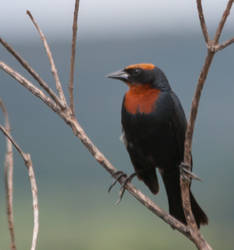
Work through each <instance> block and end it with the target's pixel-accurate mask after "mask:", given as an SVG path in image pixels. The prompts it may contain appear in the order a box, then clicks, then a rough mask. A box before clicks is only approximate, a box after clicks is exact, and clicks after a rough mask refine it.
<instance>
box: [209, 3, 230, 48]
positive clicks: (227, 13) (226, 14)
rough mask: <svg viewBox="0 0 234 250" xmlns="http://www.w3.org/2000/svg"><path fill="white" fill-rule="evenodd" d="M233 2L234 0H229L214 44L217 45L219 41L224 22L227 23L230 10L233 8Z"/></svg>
mask: <svg viewBox="0 0 234 250" xmlns="http://www.w3.org/2000/svg"><path fill="white" fill-rule="evenodd" d="M233 2H234V1H233V0H229V1H228V3H227V7H226V9H225V10H224V12H223V16H222V18H221V20H220V22H219V25H218V28H217V30H216V33H215V37H214V44H215V45H216V44H218V42H219V38H220V36H221V33H222V30H223V26H224V24H225V22H226V20H227V17H228V15H229V14H230V10H231V8H232V4H233Z"/></svg>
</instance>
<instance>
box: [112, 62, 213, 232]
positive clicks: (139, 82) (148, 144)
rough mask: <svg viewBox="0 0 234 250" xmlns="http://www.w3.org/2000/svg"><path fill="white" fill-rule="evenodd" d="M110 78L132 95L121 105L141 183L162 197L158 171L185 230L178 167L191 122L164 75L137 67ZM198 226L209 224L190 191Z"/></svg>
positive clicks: (148, 67) (152, 68)
mask: <svg viewBox="0 0 234 250" xmlns="http://www.w3.org/2000/svg"><path fill="white" fill-rule="evenodd" d="M107 77H109V78H113V79H118V80H121V81H123V82H125V83H126V84H127V85H128V87H129V90H128V91H127V93H126V94H125V96H124V99H123V104H122V128H123V137H124V142H125V145H126V148H127V151H128V153H129V156H130V158H131V162H132V164H133V166H134V169H135V173H136V175H137V177H138V178H139V179H140V180H142V181H143V182H144V183H145V184H146V185H147V187H148V188H149V189H150V191H151V192H152V193H153V194H157V193H158V191H159V185H158V179H157V175H156V168H158V170H159V172H160V174H161V176H162V179H163V182H164V184H165V188H166V193H167V197H168V203H169V212H170V214H171V215H173V216H174V217H175V218H177V219H178V220H180V221H181V222H183V223H185V224H186V219H185V216H184V211H183V205H182V198H181V188H180V174H181V172H180V167H179V166H180V164H181V162H182V161H183V156H184V140H185V131H186V126H187V121H186V118H185V114H184V110H183V108H182V106H181V104H180V101H179V99H178V97H177V96H176V94H175V93H174V92H173V91H172V89H171V87H170V84H169V82H168V80H167V78H166V76H165V74H164V73H163V72H162V70H160V69H159V68H158V67H156V66H154V65H153V64H149V63H141V64H134V65H130V66H127V67H125V68H124V69H123V70H120V71H118V72H114V73H112V74H109V75H108V76H107ZM190 200H191V207H192V212H193V214H194V217H195V220H196V223H197V226H198V227H200V225H201V224H207V223H208V218H207V216H206V214H205V213H204V212H203V210H202V209H201V208H200V206H199V205H198V203H197V201H196V200H195V198H194V196H193V195H192V193H191V191H190Z"/></svg>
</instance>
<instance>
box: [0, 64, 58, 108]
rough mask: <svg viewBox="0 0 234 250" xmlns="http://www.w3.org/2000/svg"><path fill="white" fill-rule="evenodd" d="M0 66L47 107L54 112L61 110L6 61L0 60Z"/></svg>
mask: <svg viewBox="0 0 234 250" xmlns="http://www.w3.org/2000/svg"><path fill="white" fill-rule="evenodd" d="M0 68H2V69H3V70H4V71H5V72H6V73H7V74H9V75H10V76H12V77H13V78H14V79H16V80H17V81H18V82H19V83H20V84H21V85H22V86H24V87H25V88H26V89H28V90H29V91H30V92H31V93H33V94H34V95H35V96H37V97H39V98H40V99H41V100H42V101H43V102H44V103H46V104H47V105H48V106H49V107H51V108H52V109H53V110H54V111H55V112H57V110H61V109H60V108H59V106H58V105H57V104H56V103H54V101H52V100H51V99H50V98H49V97H48V96H47V95H46V94H45V93H44V92H43V91H42V90H40V89H38V88H37V87H36V86H34V85H33V84H32V83H31V82H30V81H29V80H27V79H26V78H25V77H23V76H22V75H21V74H19V73H18V72H17V71H15V70H14V69H12V68H11V67H10V66H8V65H7V64H6V63H4V62H2V61H0Z"/></svg>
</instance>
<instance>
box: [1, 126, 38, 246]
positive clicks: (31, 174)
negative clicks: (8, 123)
mask: <svg viewBox="0 0 234 250" xmlns="http://www.w3.org/2000/svg"><path fill="white" fill-rule="evenodd" d="M0 130H1V131H2V132H3V134H4V135H5V136H6V137H7V138H8V139H9V140H10V141H11V143H12V144H13V145H14V147H15V148H16V150H17V151H18V152H19V154H20V155H21V157H22V158H23V160H24V163H25V166H26V167H27V170H28V176H29V180H30V184H31V191H32V200H33V218H34V219H33V220H34V223H33V236H32V245H31V250H35V249H36V245H37V238H38V232H39V208H38V196H37V183H36V178H35V174H34V170H33V164H32V160H31V157H30V154H26V153H24V152H23V150H22V149H21V148H20V146H19V145H18V144H17V143H16V142H15V141H14V139H13V138H12V136H11V135H10V134H9V133H8V131H7V130H6V129H5V128H4V127H3V126H1V125H0Z"/></svg>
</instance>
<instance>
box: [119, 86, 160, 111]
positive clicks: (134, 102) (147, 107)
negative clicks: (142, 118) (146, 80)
mask: <svg viewBox="0 0 234 250" xmlns="http://www.w3.org/2000/svg"><path fill="white" fill-rule="evenodd" d="M159 93H160V90H158V89H154V88H152V87H151V86H150V85H149V84H133V85H130V84H129V90H128V92H127V93H126V95H125V101H124V106H125V108H126V110H127V111H128V112H129V113H131V114H136V113H137V112H139V113H144V114H149V113H151V112H152V111H153V110H154V107H155V102H156V100H157V99H158V96H159Z"/></svg>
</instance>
